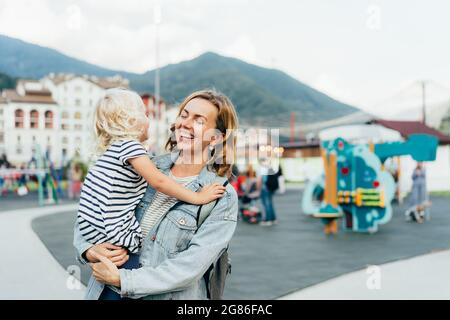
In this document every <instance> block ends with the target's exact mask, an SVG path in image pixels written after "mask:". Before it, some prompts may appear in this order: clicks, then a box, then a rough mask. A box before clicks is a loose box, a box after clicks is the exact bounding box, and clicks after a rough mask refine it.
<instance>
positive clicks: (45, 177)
mask: <svg viewBox="0 0 450 320" xmlns="http://www.w3.org/2000/svg"><path fill="white" fill-rule="evenodd" d="M35 151H36V169H38V170H42V172H39V173H38V174H37V179H38V201H39V205H40V206H43V205H44V204H45V198H44V187H45V188H47V193H49V192H51V199H52V200H53V202H54V203H58V195H57V192H56V184H55V181H54V179H53V177H52V175H51V168H50V164H49V163H48V161H47V159H46V158H45V156H44V155H43V154H42V151H41V147H40V145H39V144H36V145H35ZM44 183H45V186H44ZM49 195H50V194H49Z"/></svg>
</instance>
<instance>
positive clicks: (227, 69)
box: [130, 52, 359, 127]
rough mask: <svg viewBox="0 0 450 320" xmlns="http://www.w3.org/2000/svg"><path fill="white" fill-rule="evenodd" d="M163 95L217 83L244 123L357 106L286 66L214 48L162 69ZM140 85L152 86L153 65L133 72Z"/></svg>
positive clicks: (280, 121)
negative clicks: (301, 78) (265, 64)
mask: <svg viewBox="0 0 450 320" xmlns="http://www.w3.org/2000/svg"><path fill="white" fill-rule="evenodd" d="M160 79H161V80H160V83H161V95H162V97H164V99H166V100H168V101H169V102H171V103H173V102H179V101H181V100H182V99H183V98H184V97H185V96H187V95H188V94H189V93H191V92H193V91H195V90H199V89H202V88H215V89H217V90H220V91H222V92H223V93H225V94H226V95H228V96H229V97H230V98H231V100H232V101H233V103H234V104H235V105H236V108H237V109H238V112H239V116H240V118H241V123H243V124H247V125H250V124H251V125H261V126H284V127H287V126H289V121H290V115H291V112H294V113H295V114H296V117H295V118H296V123H297V124H298V123H311V122H317V121H324V120H330V119H333V118H337V117H340V116H345V115H348V114H350V113H353V112H356V111H359V110H358V109H356V108H355V107H352V106H350V105H347V104H344V103H341V102H339V101H337V100H334V99H332V98H330V97H329V96H327V95H325V94H323V93H321V92H319V91H317V90H315V89H313V88H311V87H309V86H307V85H305V84H303V83H301V82H299V81H298V80H296V79H294V78H292V77H290V76H289V75H287V74H286V73H284V72H281V71H279V70H275V69H267V68H262V67H259V66H256V65H252V64H249V63H246V62H243V61H241V60H238V59H234V58H228V57H223V56H220V55H218V54H215V53H211V52H208V53H205V54H202V55H201V56H199V57H197V58H195V59H193V60H190V61H185V62H181V63H178V64H173V65H168V66H166V67H163V68H162V69H161V70H160ZM130 80H131V85H132V86H133V87H134V88H135V89H136V90H139V91H147V90H148V91H153V88H154V80H155V71H150V72H147V73H145V74H144V75H140V76H139V77H131V78H130Z"/></svg>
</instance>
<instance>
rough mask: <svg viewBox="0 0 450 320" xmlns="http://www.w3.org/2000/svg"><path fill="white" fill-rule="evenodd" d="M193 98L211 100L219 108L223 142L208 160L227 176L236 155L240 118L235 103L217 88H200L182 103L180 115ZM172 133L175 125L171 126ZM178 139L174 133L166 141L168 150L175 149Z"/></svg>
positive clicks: (217, 120)
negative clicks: (216, 89)
mask: <svg viewBox="0 0 450 320" xmlns="http://www.w3.org/2000/svg"><path fill="white" fill-rule="evenodd" d="M193 99H203V100H206V101H209V102H210V103H211V104H212V105H214V106H215V107H216V108H217V111H218V113H217V118H216V129H217V130H219V131H220V132H221V133H222V134H223V143H222V145H221V146H218V147H217V148H215V149H214V150H213V152H212V154H211V158H210V160H209V161H208V165H210V167H212V169H213V170H214V171H215V172H216V173H217V174H218V175H219V176H225V175H228V174H229V173H230V170H231V166H232V165H233V163H234V161H235V156H236V132H235V131H236V129H237V128H238V118H237V114H236V110H235V108H234V106H233V103H232V102H231V101H230V99H228V97H227V96H225V95H224V94H222V93H220V92H217V91H215V90H200V91H196V92H194V93H192V94H190V95H189V96H188V97H187V98H185V99H184V101H183V102H182V103H181V104H180V107H179V110H178V116H180V114H181V112H182V111H183V109H184V108H185V107H186V105H187V104H188V103H189V101H191V100H193ZM171 130H172V133H173V132H174V131H175V126H172V128H171ZM176 145H177V141H176V139H175V138H174V135H173V134H172V135H171V137H170V138H169V140H168V141H167V143H166V150H168V151H173V150H174V148H175V147H176Z"/></svg>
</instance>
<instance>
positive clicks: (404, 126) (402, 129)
mask: <svg viewBox="0 0 450 320" xmlns="http://www.w3.org/2000/svg"><path fill="white" fill-rule="evenodd" d="M369 123H375V124H379V125H382V126H383V127H386V128H389V129H393V130H395V131H398V132H399V133H400V134H401V135H402V137H404V138H408V137H409V136H410V135H411V134H414V133H423V134H430V135H433V136H436V137H437V138H438V139H439V144H450V137H449V136H447V135H445V134H443V133H442V132H440V131H439V130H436V129H434V128H431V127H429V126H427V125H425V124H424V123H422V122H420V121H391V120H383V119H375V120H371V121H369Z"/></svg>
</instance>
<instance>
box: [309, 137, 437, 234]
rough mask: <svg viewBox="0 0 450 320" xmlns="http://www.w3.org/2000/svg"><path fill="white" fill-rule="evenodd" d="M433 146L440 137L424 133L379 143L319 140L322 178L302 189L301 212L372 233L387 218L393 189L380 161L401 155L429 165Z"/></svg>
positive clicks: (390, 176) (351, 229) (390, 211)
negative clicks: (322, 163) (426, 162)
mask: <svg viewBox="0 0 450 320" xmlns="http://www.w3.org/2000/svg"><path fill="white" fill-rule="evenodd" d="M437 146H438V139H437V138H436V137H435V136H432V135H425V134H413V135H411V136H410V137H409V139H408V140H407V141H405V142H390V143H381V144H350V143H348V142H347V141H345V140H344V139H342V138H337V139H335V140H332V141H323V142H322V158H323V161H324V174H323V175H321V176H319V177H317V178H316V179H315V180H313V181H311V182H310V183H309V184H308V185H307V186H306V188H305V191H304V194H303V199H302V207H303V212H304V213H305V214H307V215H312V216H314V217H318V218H324V220H326V219H329V220H335V219H336V218H339V217H342V218H343V227H344V229H345V230H349V231H355V232H368V233H374V232H376V231H378V225H380V224H385V223H387V222H389V221H390V220H391V217H392V206H391V202H392V200H393V198H394V195H395V188H396V186H395V181H394V178H393V177H392V175H391V174H390V173H389V172H387V171H386V170H384V167H383V163H384V162H385V161H386V159H387V158H389V157H394V156H401V155H410V156H411V157H412V158H413V159H414V160H416V161H420V162H422V161H433V160H435V158H436V150H437Z"/></svg>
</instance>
